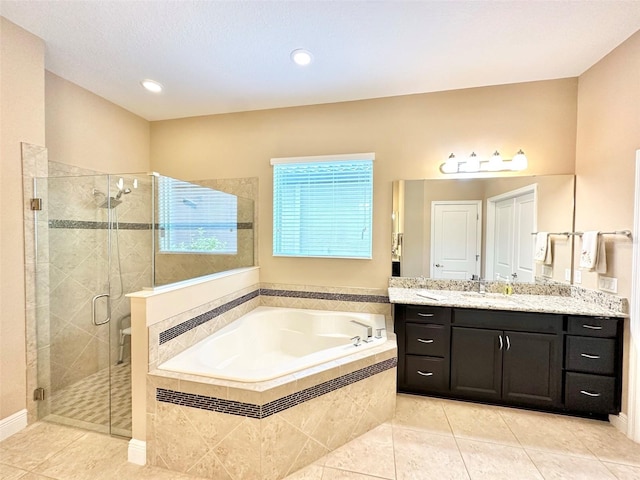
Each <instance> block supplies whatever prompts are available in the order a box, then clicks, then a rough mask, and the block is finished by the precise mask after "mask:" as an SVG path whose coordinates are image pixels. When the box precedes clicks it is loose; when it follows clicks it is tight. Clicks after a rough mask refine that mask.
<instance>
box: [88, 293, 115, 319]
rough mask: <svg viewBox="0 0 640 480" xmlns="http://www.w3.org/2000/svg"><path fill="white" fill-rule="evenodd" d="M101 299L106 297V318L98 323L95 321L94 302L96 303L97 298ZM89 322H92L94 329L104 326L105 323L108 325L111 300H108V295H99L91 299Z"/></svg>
mask: <svg viewBox="0 0 640 480" xmlns="http://www.w3.org/2000/svg"><path fill="white" fill-rule="evenodd" d="M102 297H107V318H106V319H105V320H104V321H102V322H98V321H97V320H96V302H97V301H98V299H99V298H102ZM91 320H92V321H93V324H94V325H95V326H96V327H99V326H100V325H104V324H105V323H109V320H111V299H110V298H109V294H108V293H100V294H98V295H96V296H95V297H93V299H92V300H91Z"/></svg>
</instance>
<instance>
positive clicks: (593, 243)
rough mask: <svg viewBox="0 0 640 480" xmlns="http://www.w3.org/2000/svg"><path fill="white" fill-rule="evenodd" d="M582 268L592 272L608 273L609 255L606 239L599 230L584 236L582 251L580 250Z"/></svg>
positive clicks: (586, 233) (585, 233)
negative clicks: (605, 244) (606, 250)
mask: <svg viewBox="0 0 640 480" xmlns="http://www.w3.org/2000/svg"><path fill="white" fill-rule="evenodd" d="M580 268H582V269H585V270H589V271H590V272H597V273H606V272H607V255H606V253H605V247H604V238H602V235H600V232H598V231H597V230H591V231H589V232H584V233H583V234H582V249H581V250H580Z"/></svg>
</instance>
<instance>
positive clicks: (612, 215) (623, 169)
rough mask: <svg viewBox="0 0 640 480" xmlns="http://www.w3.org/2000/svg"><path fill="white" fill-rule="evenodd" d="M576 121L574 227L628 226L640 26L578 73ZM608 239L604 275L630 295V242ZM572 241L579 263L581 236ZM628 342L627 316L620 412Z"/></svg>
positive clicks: (592, 284)
mask: <svg viewBox="0 0 640 480" xmlns="http://www.w3.org/2000/svg"><path fill="white" fill-rule="evenodd" d="M577 127H578V129H577V147H576V230H579V231H584V230H602V231H608V230H618V229H632V228H633V208H634V205H633V202H634V178H635V151H636V150H638V149H640V32H637V33H635V34H634V35H632V36H631V37H630V38H629V39H628V40H627V41H626V42H624V43H623V44H622V45H621V46H619V47H618V48H616V49H615V50H614V51H613V52H611V53H610V54H609V55H607V56H606V57H605V58H604V59H602V60H601V61H600V62H598V63H597V64H595V65H594V66H593V67H592V68H590V69H589V70H588V71H587V72H585V73H584V74H583V75H582V76H581V77H580V81H579V85H578V122H577ZM636 233H637V232H636ZM606 239H607V242H606V244H607V247H606V250H607V267H608V268H607V274H606V275H607V276H610V277H616V278H617V279H618V294H619V295H621V296H622V297H626V298H630V296H631V261H632V251H633V243H632V241H631V240H630V239H627V238H626V237H621V236H616V237H613V236H608V237H606ZM576 241H577V243H576V260H574V262H576V263H575V264H576V265H577V255H579V252H580V242H579V240H578V239H576ZM597 282H598V275H597V274H595V273H589V272H582V285H583V286H585V287H586V288H592V289H595V288H597V285H598V283H597ZM635 321H637V320H635ZM629 348H630V335H629V322H627V325H626V327H625V348H624V351H625V358H624V361H623V378H624V381H623V393H622V411H623V412H626V411H627V381H626V379H627V378H628V367H629V360H628V352H629Z"/></svg>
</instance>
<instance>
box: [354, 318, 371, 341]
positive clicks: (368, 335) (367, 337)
mask: <svg viewBox="0 0 640 480" xmlns="http://www.w3.org/2000/svg"><path fill="white" fill-rule="evenodd" d="M351 323H355V324H356V325H359V326H361V327H364V328H365V329H366V334H365V335H363V336H362V341H363V342H367V343H368V342H370V341H371V337H373V327H371V326H369V325H367V324H366V323H362V322H359V321H357V320H351Z"/></svg>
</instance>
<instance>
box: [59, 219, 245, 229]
mask: <svg viewBox="0 0 640 480" xmlns="http://www.w3.org/2000/svg"><path fill="white" fill-rule="evenodd" d="M151 227H152V225H151V224H150V223H131V222H119V223H118V228H119V229H120V230H151ZM49 228H68V229H74V228H77V229H82V230H106V229H107V228H109V222H95V221H90V220H53V219H52V220H49ZM163 228H164V227H161V226H159V225H157V224H156V230H162V229H163ZM236 228H237V229H238V230H253V223H250V222H244V223H237V224H236Z"/></svg>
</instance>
